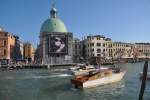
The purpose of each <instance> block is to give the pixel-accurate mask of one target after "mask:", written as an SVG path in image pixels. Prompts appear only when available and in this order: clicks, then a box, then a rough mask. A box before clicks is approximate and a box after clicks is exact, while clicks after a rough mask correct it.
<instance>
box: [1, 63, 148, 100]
mask: <svg viewBox="0 0 150 100" xmlns="http://www.w3.org/2000/svg"><path fill="white" fill-rule="evenodd" d="M116 66H119V67H123V69H126V70H127V73H126V75H125V77H124V79H123V80H122V81H120V82H117V83H113V84H108V85H104V86H99V87H95V88H90V89H83V90H80V89H76V88H73V87H72V86H71V84H70V78H71V75H69V74H68V71H67V69H66V68H64V69H63V68H61V69H53V70H45V69H43V70H18V71H15V70H14V71H10V72H2V71H1V72H0V100H137V99H138V94H139V90H140V86H141V81H140V80H139V72H141V71H142V69H143V63H136V64H118V65H116ZM149 93H150V82H147V87H146V90H145V95H144V100H150V96H149Z"/></svg>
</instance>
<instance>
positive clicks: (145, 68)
mask: <svg viewBox="0 0 150 100" xmlns="http://www.w3.org/2000/svg"><path fill="white" fill-rule="evenodd" d="M147 70H148V61H145V64H144V68H143V76H142V84H141V90H140V94H139V100H143V95H144V90H145V88H146V77H147Z"/></svg>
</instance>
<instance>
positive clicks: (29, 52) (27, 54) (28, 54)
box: [23, 42, 35, 63]
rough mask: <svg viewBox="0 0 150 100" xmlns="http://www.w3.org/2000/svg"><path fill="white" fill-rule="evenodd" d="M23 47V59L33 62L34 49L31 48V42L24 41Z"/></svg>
mask: <svg viewBox="0 0 150 100" xmlns="http://www.w3.org/2000/svg"><path fill="white" fill-rule="evenodd" d="M23 49H24V59H26V60H27V61H28V63H31V62H33V61H34V54H35V49H34V48H33V46H32V44H31V43H29V42H26V43H24V45H23Z"/></svg>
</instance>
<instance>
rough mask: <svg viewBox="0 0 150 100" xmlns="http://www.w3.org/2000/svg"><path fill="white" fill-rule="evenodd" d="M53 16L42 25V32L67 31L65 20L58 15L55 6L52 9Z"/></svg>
mask: <svg viewBox="0 0 150 100" xmlns="http://www.w3.org/2000/svg"><path fill="white" fill-rule="evenodd" d="M50 14H51V17H50V18H48V19H47V20H46V21H44V23H43V24H42V26H41V30H40V34H41V35H42V34H43V33H44V34H45V33H52V32H67V28H66V26H65V24H64V23H63V21H61V20H60V19H59V18H58V17H57V10H56V8H55V7H54V6H53V7H52V9H51V11H50Z"/></svg>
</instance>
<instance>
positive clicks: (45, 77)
mask: <svg viewBox="0 0 150 100" xmlns="http://www.w3.org/2000/svg"><path fill="white" fill-rule="evenodd" d="M70 76H71V75H69V74H56V75H48V76H25V77H7V78H6V79H47V78H56V77H57V78H63V77H70Z"/></svg>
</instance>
